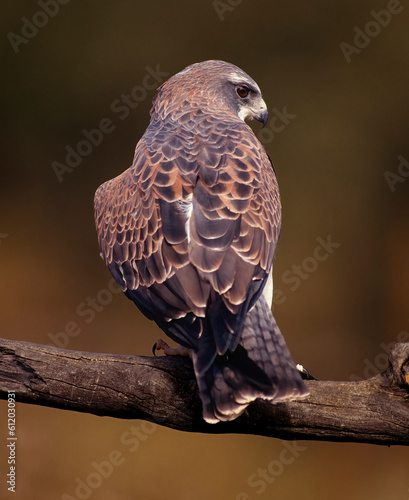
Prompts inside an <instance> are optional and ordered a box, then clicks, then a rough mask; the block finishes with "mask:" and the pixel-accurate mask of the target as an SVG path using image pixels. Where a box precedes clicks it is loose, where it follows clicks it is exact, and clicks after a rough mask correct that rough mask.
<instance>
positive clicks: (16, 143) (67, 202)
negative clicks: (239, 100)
mask: <svg viewBox="0 0 409 500" xmlns="http://www.w3.org/2000/svg"><path fill="white" fill-rule="evenodd" d="M65 2H66V3H65V5H63V4H56V3H55V2H54V1H50V2H49V3H48V2H47V1H45V3H43V4H41V2H7V3H5V4H4V5H3V6H2V16H1V21H0V23H1V34H2V36H1V49H0V50H1V56H2V78H1V83H0V86H1V93H0V100H1V109H2V123H1V127H2V132H1V141H2V144H1V150H0V151H1V155H2V158H1V170H0V175H1V184H0V189H1V196H0V207H1V210H0V259H1V261H0V262H1V286H0V295H1V302H0V303H1V315H0V324H1V332H0V334H1V336H2V337H6V338H10V339H21V340H26V341H32V342H37V343H41V344H53V345H55V344H56V343H57V344H58V341H59V342H60V343H61V342H63V341H64V339H65V341H67V348H69V349H79V350H85V351H93V352H115V353H132V354H141V355H149V353H150V349H151V346H152V343H153V342H154V341H155V340H156V339H157V338H158V336H160V332H159V331H158V329H157V328H156V326H155V325H154V324H152V323H151V322H149V321H148V320H146V319H145V318H144V317H143V316H142V315H141V314H140V313H139V311H138V310H137V309H136V308H135V307H134V306H133V305H132V304H131V302H129V301H128V300H127V299H126V298H125V297H124V296H122V295H119V294H115V295H113V294H112V293H109V292H104V291H102V290H104V289H107V287H108V284H109V281H110V276H109V274H108V271H107V270H106V268H105V266H104V264H103V262H102V260H101V259H100V258H99V250H98V246H97V241H96V235H95V229H94V222H93V195H94V192H95V190H96V188H97V187H98V186H99V185H100V184H101V183H102V182H103V181H105V180H107V179H109V178H111V177H114V176H116V175H117V174H119V173H120V172H122V171H123V170H124V169H125V168H127V167H128V166H129V165H130V164H131V161H132V157H133V150H134V147H135V145H136V142H137V141H138V139H139V138H140V136H141V135H142V134H143V132H144V130H145V128H146V126H147V125H148V123H149V109H150V106H151V100H152V98H153V96H154V90H150V89H148V90H146V89H143V82H144V78H145V76H146V75H147V73H148V72H149V70H148V69H147V67H149V68H150V69H151V70H155V69H158V68H159V70H160V71H161V72H163V73H166V74H168V76H170V75H172V74H174V73H176V72H178V71H180V70H181V69H183V68H184V67H185V66H187V65H189V64H191V63H193V62H198V61H202V60H206V59H223V60H226V61H230V62H232V63H235V64H237V65H238V66H240V67H241V68H243V69H244V70H245V71H247V72H248V73H249V74H250V75H251V76H252V77H253V78H254V79H255V80H256V81H257V82H258V84H259V85H260V87H261V89H262V91H263V95H264V98H265V100H266V102H267V104H268V106H269V109H270V116H271V117H274V116H276V117H279V116H280V114H281V115H282V116H284V118H281V121H280V119H279V118H277V119H276V120H275V122H270V124H269V125H267V127H266V129H264V131H263V132H262V133H261V135H259V137H260V138H261V139H262V141H263V143H264V145H265V147H266V149H267V151H268V153H269V154H270V156H271V157H272V159H273V162H274V165H275V168H276V171H277V176H278V179H279V183H280V187H281V193H282V203H283V227H282V237H281V240H280V243H279V246H278V251H277V254H276V260H275V287H276V304H275V309H274V311H275V315H276V317H277V320H278V323H279V325H280V327H281V329H282V331H283V333H284V335H285V337H286V339H287V342H288V345H289V347H290V349H291V352H292V354H293V357H294V359H295V360H296V361H297V362H300V363H303V364H305V366H306V367H307V368H308V369H309V370H310V371H311V372H312V373H313V374H314V375H315V376H317V377H318V378H322V379H340V380H341V379H342V380H350V379H354V378H355V379H357V378H362V377H367V376H371V375H373V373H374V372H375V371H376V370H380V369H383V368H384V367H385V349H387V348H386V347H385V344H386V345H387V344H389V343H391V342H396V341H398V340H405V339H406V340H408V339H409V333H407V332H409V309H408V306H407V304H408V298H409V293H408V292H409V285H408V282H409V266H408V255H409V225H408V215H409V197H408V194H409V143H408V117H409V91H408V89H409V85H408V83H409V40H408V28H407V26H408V21H409V7H408V6H407V5H406V4H403V3H402V5H401V4H400V3H399V2H398V1H396V0H392V2H389V3H387V2H386V0H382V1H380V0H379V1H378V0H371V1H367V0H363V1H360V2H352V1H351V0H347V1H343V2H327V1H318V0H316V1H311V2H286V3H283V2H277V1H254V0H253V1H250V0H243V1H242V2H240V1H237V0H234V1H233V0H219V2H216V3H215V2H212V1H211V0H208V1H203V2H191V1H181V2H177V3H176V2H164V1H162V0H161V1H159V0H158V1H156V2H130V1H117V2H107V1H99V2H96V1H83V2H67V1H66V0H65ZM42 5H43V6H44V5H46V7H45V8H44V7H43V6H42ZM47 9H48V11H49V13H50V14H44V12H46V10H47ZM388 9H389V10H388ZM57 10H58V12H57ZM381 10H382V11H385V10H388V12H389V13H387V12H382V13H381V14H379V15H377V14H376V13H377V12H379V11H381ZM371 11H374V12H375V15H374V13H373V12H372V13H371ZM41 12H42V13H43V14H41ZM39 13H40V14H39ZM376 17H377V18H378V20H375V19H376ZM26 20H28V22H27V21H26ZM34 21H35V22H36V23H37V24H38V25H42V27H39V28H36V26H35V25H34V27H31V28H30V26H29V23H30V22H34ZM382 24H383V26H382ZM355 27H358V28H360V29H362V30H364V31H365V30H367V32H368V33H369V35H370V36H368V35H362V33H361V34H360V35H357V33H358V32H357V31H356V30H354V28H355ZM23 30H24V31H23ZM36 30H37V32H36ZM13 34H14V35H13ZM365 36H366V38H365ZM19 37H20V38H19ZM355 37H357V38H356V43H358V44H360V46H361V48H357V47H355V48H354V44H355V42H354V38H355ZM22 40H23V41H22ZM342 43H344V45H342V48H341V46H340V44H342ZM345 44H349V45H345ZM343 52H344V53H343ZM347 59H348V60H347ZM150 82H151V80H150ZM138 86H142V88H139V89H138ZM135 88H136V90H135ZM133 89H134V90H133ZM132 91H133V95H134V99H133V101H132V107H130V106H129V105H128V106H127V105H124V103H119V102H118V100H119V101H121V99H122V97H121V96H122V95H123V94H131V92H132ZM145 94H146V95H145ZM135 99H138V101H136V100H135ZM119 106H122V108H119ZM274 110H275V111H274ZM103 119H108V121H110V122H109V123H110V130H111V131H110V132H109V133H104V134H103V136H102V139H101V140H100V141H99V142H100V144H97V145H94V146H91V147H90V148H89V149H91V150H89V151H88V152H87V151H86V145H84V144H83V152H84V151H85V153H87V154H85V155H83V157H82V158H80V161H79V162H78V163H79V164H78V166H76V167H75V168H72V171H71V172H65V173H63V174H62V177H61V178H60V180H61V182H60V181H59V179H58V178H57V175H56V173H55V171H54V170H53V167H52V164H53V162H58V163H60V164H65V157H66V155H67V150H66V147H72V148H74V149H75V148H77V146H78V144H79V143H80V141H83V140H85V137H84V133H83V132H82V131H83V130H86V131H91V130H92V129H96V128H98V127H99V126H100V122H101V120H103ZM104 123H105V122H104ZM258 125H259V124H258V123H256V124H255V125H254V130H255V131H256V133H257V134H260V128H259V126H258ZM272 125H275V126H276V130H274V129H273V128H272ZM95 137H97V135H95ZM95 142H98V141H97V140H96V139H95ZM398 158H400V159H398ZM405 162H406V163H405ZM385 174H386V176H387V178H386V177H385ZM322 241H324V242H325V241H327V242H328V241H329V242H330V243H331V244H332V247H330V248H329V250H328V249H327V250H325V247H323V246H322ZM320 242H321V243H320ZM320 245H321V248H320V249H319V250H318V251H317V250H316V249H317V247H318V246H320ZM317 252H319V253H318V254H317ZM314 253H315V256H316V255H320V256H321V257H322V258H321V260H317V258H316V257H314ZM324 257H325V259H324ZM294 266H295V267H294ZM88 298H91V299H93V298H96V299H97V302H96V306H95V307H96V309H98V310H96V309H95V308H94V309H92V307H91V306H89V305H87V300H88ZM92 310H93V311H94V312H92ZM70 321H75V322H76V323H77V324H78V327H79V328H80V330H81V331H80V333H79V334H78V335H76V336H74V337H70V338H68V337H67V336H66V335H65V336H64V335H59V336H58V335H57V334H58V332H63V331H64V328H65V325H66V324H67V322H70ZM56 335H57V336H56ZM56 339H57V340H56ZM58 339H59V340H58ZM6 410H7V405H6V403H5V402H1V404H0V429H1V435H2V437H1V440H0V442H1V446H0V471H1V475H0V477H1V484H0V492H1V493H0V497H1V498H9V497H10V498H15V499H30V500H40V499H41V500H43V499H45V498H47V499H48V498H54V499H65V500H67V499H68V498H70V499H72V498H93V499H100V500H113V499H122V498H141V499H148V500H156V499H165V498H166V499H172V500H173V499H186V500H188V499H191V498H194V499H198V500H204V499H208V498H216V499H231V500H235V499H236V498H237V499H240V498H241V499H242V500H243V499H245V498H251V499H267V498H273V497H274V498H280V499H293V498H303V499H304V500H309V499H327V498H332V499H336V500H338V499H339V500H341V499H345V498H349V499H362V498H371V499H373V500H378V499H379V500H383V499H391V498H393V499H394V500H407V499H408V498H409V473H408V467H407V463H408V462H407V458H408V455H407V450H405V449H403V448H399V447H395V448H390V449H388V448H381V447H375V446H370V445H353V444H336V443H318V442H300V443H298V446H300V447H302V448H300V449H298V451H297V450H295V451H294V453H293V456H294V461H293V462H292V463H291V464H287V465H284V466H283V467H281V468H280V464H279V463H278V462H277V461H278V460H279V457H280V452H281V451H282V450H283V449H284V446H285V445H284V444H283V442H282V441H280V440H274V439H268V438H260V437H254V436H208V435H193V434H184V433H181V432H176V431H171V430H168V429H165V428H161V427H154V426H153V425H152V424H150V425H149V424H146V425H144V424H142V423H141V422H131V421H120V420H115V419H111V418H99V417H96V416H91V415H82V414H77V413H74V412H68V411H58V410H54V409H48V408H42V407H35V406H28V405H19V406H18V407H17V418H18V430H17V435H18V448H17V456H18V464H17V491H18V493H16V494H15V495H14V496H13V497H11V495H12V494H11V493H9V492H7V489H6V483H5V481H6V479H5V473H6V472H7V470H8V466H7V463H6V458H7V456H6V446H5V443H6V441H5V438H6V430H5V429H6V427H5V425H6ZM132 426H135V427H136V428H137V433H138V435H139V437H136V438H135V437H134V438H133V441H130V440H129V436H130V435H129V433H130V432H131V430H132ZM115 451H117V452H118V453H119V455H118V453H117V454H115V453H114V455H112V453H113V452H115ZM109 457H111V461H112V460H113V461H115V460H114V458H113V457H117V458H118V457H120V459H118V461H119V462H120V463H117V462H115V464H116V465H112V467H111V468H112V472H109V467H108V468H107V469H106V470H107V471H108V472H106V476H107V477H103V476H101V472H100V473H99V475H98V472H96V470H97V469H96V468H98V465H96V464H101V463H102V462H104V461H107V460H109V459H110V458H109ZM260 469H266V470H267V471H268V472H267V473H266V474H267V476H266V477H267V478H268V479H266V478H265V479H261V478H260V476H259V470H260ZM81 481H86V482H87V481H88V482H89V484H90V485H92V486H91V487H90V489H89V490H87V489H82V490H81V489H80V491H77V492H76V488H77V487H78V485H79V484H82V483H81ZM81 495H82V497H81Z"/></svg>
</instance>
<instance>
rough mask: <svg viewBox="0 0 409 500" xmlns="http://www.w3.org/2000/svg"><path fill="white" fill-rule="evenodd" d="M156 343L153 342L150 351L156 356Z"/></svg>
mask: <svg viewBox="0 0 409 500" xmlns="http://www.w3.org/2000/svg"><path fill="white" fill-rule="evenodd" d="M156 344H157V342H155V343H154V344H153V346H152V352H153V355H154V356H156Z"/></svg>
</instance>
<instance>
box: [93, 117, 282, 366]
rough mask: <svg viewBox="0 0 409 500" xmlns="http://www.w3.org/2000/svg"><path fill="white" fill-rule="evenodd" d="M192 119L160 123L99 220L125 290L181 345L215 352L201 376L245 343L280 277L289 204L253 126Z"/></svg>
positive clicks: (105, 251) (102, 201)
mask: <svg viewBox="0 0 409 500" xmlns="http://www.w3.org/2000/svg"><path fill="white" fill-rule="evenodd" d="M193 118H195V119H196V120H197V121H196V122H194V121H192V117H190V119H189V120H186V118H185V117H184V116H182V117H181V118H180V120H179V123H178V122H177V121H174V120H173V121H171V122H167V121H163V120H161V121H159V120H156V121H155V119H153V120H152V122H151V125H150V126H149V127H148V129H147V131H146V133H145V135H144V137H143V138H142V139H141V141H140V142H139V143H138V145H137V148H136V151H135V157H134V162H133V165H132V167H131V168H129V169H128V170H127V171H125V172H124V173H123V174H121V175H120V176H118V177H116V178H115V179H113V180H111V181H108V182H107V183H105V184H103V185H102V186H101V187H100V188H99V189H98V191H97V193H96V196H95V218H96V224H97V232H98V238H99V243H100V248H101V251H102V255H103V258H104V259H105V262H106V263H107V266H108V268H109V269H110V271H111V273H112V274H113V276H114V278H115V280H116V281H117V283H118V284H119V286H120V287H121V289H122V290H124V291H126V293H127V295H128V297H130V298H131V299H132V300H133V301H134V302H135V303H136V304H137V305H138V306H139V307H140V309H141V310H142V311H143V312H144V313H145V314H147V315H148V316H149V317H151V318H153V319H155V321H156V322H157V323H158V324H159V325H160V326H161V328H163V329H164V330H165V331H166V332H167V333H168V334H169V335H170V336H171V337H172V338H174V339H175V340H177V341H179V342H181V343H184V344H185V345H187V344H189V346H192V345H193V346H194V347H195V348H196V349H198V350H199V351H202V352H203V353H204V352H206V356H204V355H203V356H204V358H203V360H202V362H200V363H198V366H199V365H200V366H201V369H200V371H201V370H205V369H206V368H207V367H208V366H209V363H211V362H212V361H213V360H214V358H215V356H216V355H217V353H219V354H224V353H225V352H226V351H227V350H228V349H234V347H235V346H236V345H237V343H238V341H239V337H240V327H241V324H242V321H243V318H244V316H245V314H246V312H247V310H248V309H249V308H250V307H251V306H252V305H253V304H254V303H255V301H256V300H257V298H258V296H259V295H260V293H261V291H262V289H263V286H264V282H265V280H266V278H267V276H268V274H269V271H270V268H271V264H272V258H273V254H274V248H275V245H276V243H277V239H278V234H279V225H280V200H279V194H278V188H277V183H276V179H275V175H274V172H273V169H272V167H271V164H270V162H269V159H268V157H267V155H266V153H265V151H264V149H263V148H262V146H261V145H260V143H259V142H258V141H257V139H256V138H255V137H254V135H253V133H252V131H251V129H250V128H249V127H248V126H247V125H245V124H244V123H242V122H240V123H237V122H230V123H229V124H226V126H225V127H224V128H223V127H222V128H221V126H220V120H219V119H218V118H217V117H208V116H207V117H206V116H205V115H204V114H203V113H199V112H198V113H196V114H195V115H194V116H193ZM185 123H188V125H189V126H188V127H186V126H185ZM205 316H208V317H210V318H211V319H210V320H209V321H207V320H206V321H207V323H205V322H204V319H203V318H204V317H205ZM183 318H185V319H184V320H183ZM182 320H183V321H182ZM193 323H195V324H196V326H195V327H194V328H193V330H194V331H195V332H196V333H195V334H194V338H189V335H191V332H190V331H185V330H184V328H185V326H184V325H187V326H186V328H187V327H189V328H190V329H191V328H192V324H193ZM206 328H207V329H208V330H209V331H206V334H205V335H202V333H203V331H204V330H206ZM196 335H199V336H201V338H200V339H199V338H198V337H197V336H196ZM186 339H188V341H187V340H186ZM200 343H202V348H201V347H200ZM205 344H206V346H207V347H205ZM209 345H213V348H212V349H210V351H209V348H208V346H209Z"/></svg>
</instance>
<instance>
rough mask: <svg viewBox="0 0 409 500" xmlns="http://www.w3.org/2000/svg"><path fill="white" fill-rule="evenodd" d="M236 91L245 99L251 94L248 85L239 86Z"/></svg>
mask: <svg viewBox="0 0 409 500" xmlns="http://www.w3.org/2000/svg"><path fill="white" fill-rule="evenodd" d="M236 92H237V95H238V96H239V97H241V98H242V99H244V98H245V97H247V96H248V95H249V92H250V89H248V88H247V87H237V89H236Z"/></svg>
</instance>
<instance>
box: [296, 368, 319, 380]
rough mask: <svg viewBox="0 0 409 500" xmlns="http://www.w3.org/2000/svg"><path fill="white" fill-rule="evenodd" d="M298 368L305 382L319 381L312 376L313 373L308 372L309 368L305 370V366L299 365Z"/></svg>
mask: <svg viewBox="0 0 409 500" xmlns="http://www.w3.org/2000/svg"><path fill="white" fill-rule="evenodd" d="M296 368H297V370H298V371H299V372H300V374H301V378H302V379H303V380H317V379H316V378H315V377H313V376H312V375H311V373H310V372H309V371H308V370H307V368H305V366H303V365H297V366H296Z"/></svg>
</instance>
